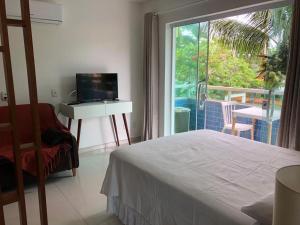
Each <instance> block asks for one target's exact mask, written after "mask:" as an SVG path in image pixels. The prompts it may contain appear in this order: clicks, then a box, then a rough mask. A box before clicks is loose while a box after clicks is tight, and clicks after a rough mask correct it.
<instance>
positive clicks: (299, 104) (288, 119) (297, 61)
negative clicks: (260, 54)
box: [278, 0, 300, 151]
mask: <svg viewBox="0 0 300 225" xmlns="http://www.w3.org/2000/svg"><path fill="white" fill-rule="evenodd" d="M290 51H291V52H290V59H289V66H288V72H287V77H286V86H285V93H284V99H283V106H282V115H281V121H280V130H279V136H278V145H279V146H281V147H285V148H290V149H295V150H297V151H300V0H295V5H294V14H293V25H292V33H291V48H290Z"/></svg>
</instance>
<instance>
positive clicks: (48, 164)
mask: <svg viewBox="0 0 300 225" xmlns="http://www.w3.org/2000/svg"><path fill="white" fill-rule="evenodd" d="M38 108H39V117H40V127H41V133H43V132H45V131H46V130H47V129H49V128H53V129H56V130H58V131H60V132H62V133H69V131H68V130H67V128H66V127H65V126H64V125H62V124H61V123H60V121H59V120H58V119H57V117H56V114H55V112H54V108H53V106H51V105H49V104H43V103H41V104H39V105H38ZM16 119H17V126H18V134H19V142H20V143H31V142H33V140H34V135H33V129H32V115H31V108H30V105H18V106H17V107H16ZM0 123H9V110H8V107H7V106H4V107H0ZM69 134H70V133H69ZM70 137H71V134H70ZM70 139H71V138H70ZM12 146H13V144H12V136H11V132H2V133H1V135H0V157H3V158H6V159H8V160H9V161H11V162H12V163H14V156H13V151H12ZM72 147H74V144H73V143H72V140H65V141H64V142H63V143H62V144H60V145H57V146H54V147H48V146H46V145H43V146H42V157H43V164H44V173H45V175H49V174H50V173H51V172H52V171H53V170H54V169H55V168H56V167H57V166H58V165H59V161H60V158H61V157H60V156H62V154H66V152H68V151H69V150H70V149H71V148H72ZM77 161H78V160H77ZM74 166H76V165H74ZM22 169H23V170H24V171H26V172H28V173H29V174H31V175H34V176H36V159H35V155H34V150H32V151H29V152H26V153H23V157H22Z"/></svg>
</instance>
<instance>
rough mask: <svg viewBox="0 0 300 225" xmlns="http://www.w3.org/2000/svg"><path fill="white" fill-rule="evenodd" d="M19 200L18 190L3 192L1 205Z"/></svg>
mask: <svg viewBox="0 0 300 225" xmlns="http://www.w3.org/2000/svg"><path fill="white" fill-rule="evenodd" d="M17 201H18V193H17V192H16V191H11V192H5V193H1V205H9V204H11V203H14V202H17Z"/></svg>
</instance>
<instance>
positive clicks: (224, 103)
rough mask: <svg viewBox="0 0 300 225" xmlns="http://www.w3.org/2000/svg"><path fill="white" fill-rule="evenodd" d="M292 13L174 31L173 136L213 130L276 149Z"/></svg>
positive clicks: (279, 11) (270, 13)
mask: <svg viewBox="0 0 300 225" xmlns="http://www.w3.org/2000/svg"><path fill="white" fill-rule="evenodd" d="M291 13H292V7H291V6H286V7H282V8H276V9H269V10H265V11H258V12H252V13H249V14H244V15H238V16H234V17H227V18H223V19H219V20H214V21H210V22H201V23H194V24H188V25H183V26H176V27H173V49H172V55H173V65H172V68H173V70H172V73H173V74H172V75H173V87H172V90H173V91H172V92H173V96H172V97H173V98H172V106H173V110H172V116H171V118H172V133H173V134H174V133H181V132H187V131H191V130H199V129H210V130H215V131H220V132H225V133H229V134H234V135H237V136H240V137H244V138H248V139H251V140H255V141H260V142H264V143H269V144H276V142H277V133H278V129H279V125H280V124H279V123H280V115H281V105H282V98H283V93H284V86H285V85H284V84H285V78H286V77H285V74H286V68H287V59H288V53H289V36H290V21H291ZM262 34H263V35H262Z"/></svg>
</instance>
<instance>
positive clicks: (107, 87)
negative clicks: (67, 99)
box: [76, 73, 118, 103]
mask: <svg viewBox="0 0 300 225" xmlns="http://www.w3.org/2000/svg"><path fill="white" fill-rule="evenodd" d="M76 83H77V101H78V102H79V103H82V102H95V101H104V100H116V99H117V98H118V74H116V73H96V74H77V75H76Z"/></svg>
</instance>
